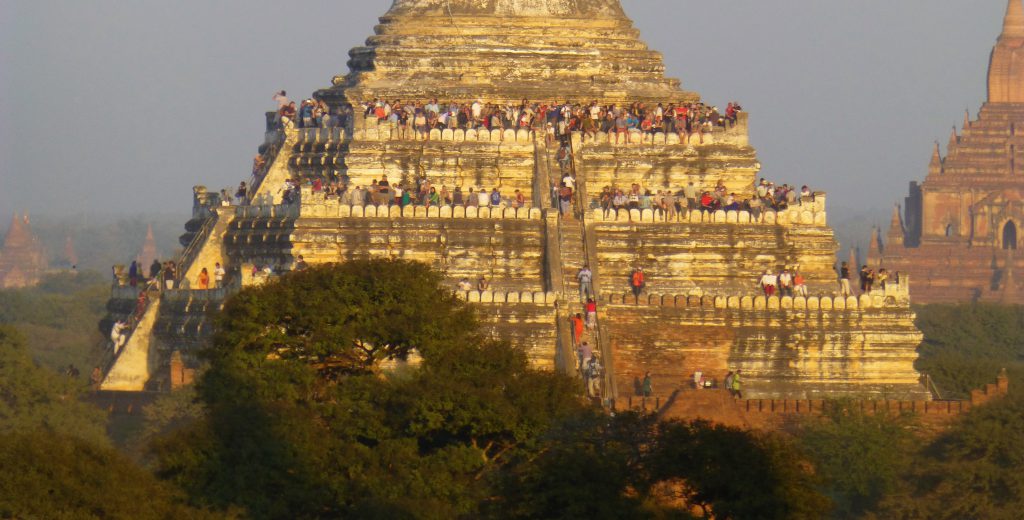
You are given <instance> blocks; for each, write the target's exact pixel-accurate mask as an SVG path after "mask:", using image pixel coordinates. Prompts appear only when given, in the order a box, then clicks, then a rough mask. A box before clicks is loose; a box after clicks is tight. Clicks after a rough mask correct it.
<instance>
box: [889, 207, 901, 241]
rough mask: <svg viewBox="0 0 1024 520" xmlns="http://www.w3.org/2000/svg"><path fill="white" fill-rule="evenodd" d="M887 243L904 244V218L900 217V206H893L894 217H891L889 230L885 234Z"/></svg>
mask: <svg viewBox="0 0 1024 520" xmlns="http://www.w3.org/2000/svg"><path fill="white" fill-rule="evenodd" d="M885 239H886V244H888V245H889V246H890V247H891V246H894V245H896V244H899V245H903V220H902V219H901V218H900V206H899V204H896V205H894V206H893V207H892V218H890V219H889V232H888V233H886V235H885Z"/></svg>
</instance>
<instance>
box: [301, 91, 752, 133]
mask: <svg viewBox="0 0 1024 520" xmlns="http://www.w3.org/2000/svg"><path fill="white" fill-rule="evenodd" d="M315 103H316V102H314V104H315ZM362 110H363V114H364V116H365V117H367V118H376V119H377V121H378V123H385V122H389V123H391V124H392V125H394V126H395V128H397V129H398V132H399V138H401V139H406V138H410V137H411V138H413V139H418V138H419V137H420V136H423V138H424V139H429V136H430V131H431V130H435V129H437V130H444V129H449V130H456V129H461V130H471V129H485V130H488V131H490V130H516V129H528V130H534V131H543V132H544V133H545V135H546V136H547V137H548V138H549V139H554V138H556V137H560V136H564V135H567V134H570V133H572V132H582V133H583V138H584V140H586V138H587V137H590V138H591V139H596V138H597V133H598V132H604V133H606V134H609V137H608V140H609V142H610V141H611V135H610V134H615V143H616V144H618V143H619V135H620V134H622V135H623V139H624V142H626V143H629V142H630V139H631V138H630V132H631V131H634V130H636V131H640V132H644V133H648V134H654V133H656V132H664V133H676V134H678V135H679V137H680V139H681V140H683V142H687V140H688V138H689V136H690V135H694V134H701V135H702V134H703V133H704V132H711V131H713V130H714V129H715V128H727V127H728V126H731V125H735V124H736V121H737V119H738V117H739V113H740V112H741V111H742V110H743V108H742V107H741V106H740V105H739V103H735V102H730V103H729V105H728V106H727V107H726V110H725V113H724V114H723V113H721V112H720V111H719V110H718V107H715V106H709V105H706V104H704V103H701V102H695V103H673V102H670V103H658V104H656V105H655V104H648V103H644V102H642V101H639V102H635V103H631V104H628V105H626V104H622V105H619V104H612V105H601V104H600V103H598V101H596V100H595V101H591V102H590V103H589V104H587V103H584V104H579V103H574V102H572V101H566V102H564V103H558V102H557V101H552V102H550V103H537V102H533V103H531V102H530V101H528V100H526V99H524V100H522V102H520V103H518V104H515V103H511V104H494V103H484V102H483V101H481V100H479V99H477V100H476V101H473V102H472V103H459V102H455V101H450V102H445V103H439V102H438V100H437V99H436V98H435V99H431V100H428V101H404V102H403V101H402V100H394V101H387V100H382V99H376V100H374V101H371V102H366V103H364V104H363V106H362ZM314 114H315V112H314ZM314 122H315V116H314Z"/></svg>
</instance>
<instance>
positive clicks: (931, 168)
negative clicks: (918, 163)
mask: <svg viewBox="0 0 1024 520" xmlns="http://www.w3.org/2000/svg"><path fill="white" fill-rule="evenodd" d="M928 174H929V175H940V174H942V154H940V153H939V142H938V141H935V148H934V149H933V150H932V160H931V162H930V163H928Z"/></svg>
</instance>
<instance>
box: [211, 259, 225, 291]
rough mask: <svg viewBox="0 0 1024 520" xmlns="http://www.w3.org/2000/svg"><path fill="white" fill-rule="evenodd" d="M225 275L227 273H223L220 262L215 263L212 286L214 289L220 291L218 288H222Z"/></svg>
mask: <svg viewBox="0 0 1024 520" xmlns="http://www.w3.org/2000/svg"><path fill="white" fill-rule="evenodd" d="M225 274H227V273H226V272H225V271H224V266H222V265H220V262H217V263H216V264H215V265H214V266H213V284H214V285H213V286H214V287H215V288H217V289H220V288H222V287H224V275H225Z"/></svg>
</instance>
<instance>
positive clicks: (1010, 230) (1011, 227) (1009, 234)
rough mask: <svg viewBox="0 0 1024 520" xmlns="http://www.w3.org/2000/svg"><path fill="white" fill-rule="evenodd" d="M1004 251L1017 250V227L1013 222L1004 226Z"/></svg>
mask: <svg viewBox="0 0 1024 520" xmlns="http://www.w3.org/2000/svg"><path fill="white" fill-rule="evenodd" d="M1003 249H1017V225H1016V224H1014V223H1013V221H1012V220H1011V221H1009V222H1007V223H1006V225H1005V226H1003Z"/></svg>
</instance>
